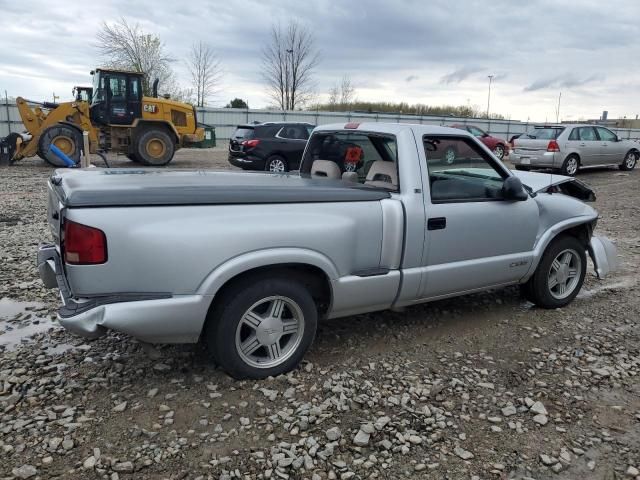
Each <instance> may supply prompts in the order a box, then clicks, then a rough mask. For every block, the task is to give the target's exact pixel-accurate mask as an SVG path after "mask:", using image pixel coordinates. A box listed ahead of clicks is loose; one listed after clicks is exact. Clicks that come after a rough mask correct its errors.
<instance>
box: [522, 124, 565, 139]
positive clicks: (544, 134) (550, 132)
mask: <svg viewBox="0 0 640 480" xmlns="http://www.w3.org/2000/svg"><path fill="white" fill-rule="evenodd" d="M563 130H564V127H534V128H533V130H529V131H528V132H527V133H525V136H527V137H529V138H535V139H538V140H555V139H557V138H558V137H559V136H560V134H561V133H562V131H563Z"/></svg>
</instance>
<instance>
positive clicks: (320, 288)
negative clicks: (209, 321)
mask: <svg viewBox="0 0 640 480" xmlns="http://www.w3.org/2000/svg"><path fill="white" fill-rule="evenodd" d="M276 276H277V277H285V278H288V279H295V280H296V281H298V282H300V283H302V284H304V285H305V286H306V287H307V288H308V289H309V292H310V293H311V296H312V297H313V300H314V301H315V303H316V306H317V307H318V313H319V314H320V316H322V315H325V314H326V313H327V312H328V311H329V308H330V307H331V282H330V281H329V277H328V276H327V274H326V273H325V272H324V271H323V270H322V269H320V268H318V267H314V266H313V265H308V264H300V263H284V264H277V265H266V266H263V267H257V268H252V269H251V270H247V271H245V272H242V273H240V274H238V275H236V276H235V277H233V278H231V279H229V280H227V282H226V283H225V284H224V285H222V287H220V289H219V290H218V291H217V292H216V294H215V295H214V297H213V300H212V302H211V305H210V306H209V313H211V312H212V311H213V310H214V309H215V308H216V306H217V305H218V303H219V302H220V301H221V300H222V299H224V297H225V294H226V293H227V292H228V291H230V290H231V289H232V288H234V287H236V286H238V285H240V284H243V283H247V282H251V281H257V280H262V279H263V278H268V277H276Z"/></svg>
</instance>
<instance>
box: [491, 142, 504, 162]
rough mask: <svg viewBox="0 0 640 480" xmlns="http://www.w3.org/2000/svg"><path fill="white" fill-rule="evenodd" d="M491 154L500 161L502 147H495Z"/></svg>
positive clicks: (502, 154) (502, 153)
mask: <svg viewBox="0 0 640 480" xmlns="http://www.w3.org/2000/svg"><path fill="white" fill-rule="evenodd" d="M493 154H494V155H495V156H496V157H498V158H499V159H500V160H502V159H503V158H504V147H503V146H502V145H498V146H496V148H495V150H494V151H493Z"/></svg>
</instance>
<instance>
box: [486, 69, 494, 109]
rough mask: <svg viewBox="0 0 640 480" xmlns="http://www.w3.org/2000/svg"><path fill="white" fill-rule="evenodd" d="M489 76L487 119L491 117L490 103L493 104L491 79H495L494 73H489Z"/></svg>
mask: <svg viewBox="0 0 640 480" xmlns="http://www.w3.org/2000/svg"><path fill="white" fill-rule="evenodd" d="M487 77H488V78H489V93H488V95H487V119H489V105H490V104H491V81H492V80H493V75H487Z"/></svg>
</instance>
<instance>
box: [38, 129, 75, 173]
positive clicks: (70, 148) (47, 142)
mask: <svg viewBox="0 0 640 480" xmlns="http://www.w3.org/2000/svg"><path fill="white" fill-rule="evenodd" d="M51 145H55V146H56V147H58V148H59V149H60V150H61V151H62V152H63V153H64V154H66V155H67V157H69V158H70V159H71V160H72V161H73V162H74V163H75V164H76V165H77V164H78V163H79V162H80V156H81V155H82V134H81V133H80V132H79V131H78V130H76V129H75V128H73V127H71V126H69V125H65V124H63V123H58V124H56V125H52V126H51V127H49V128H47V129H45V131H44V132H42V134H41V135H40V138H39V139H38V153H37V154H38V156H39V157H40V158H42V159H43V160H44V161H45V162H47V163H48V164H50V165H53V166H54V167H66V166H67V165H66V164H65V163H64V161H63V160H62V159H61V158H59V157H58V156H57V155H55V154H54V153H53V152H52V151H50V148H51Z"/></svg>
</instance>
